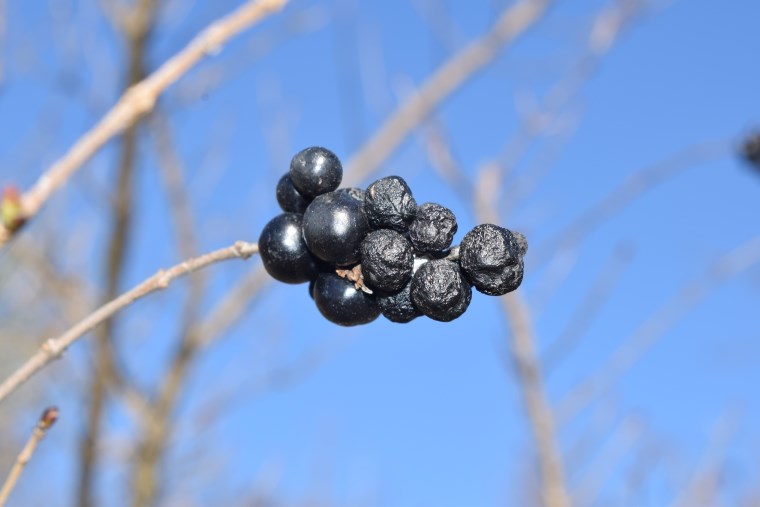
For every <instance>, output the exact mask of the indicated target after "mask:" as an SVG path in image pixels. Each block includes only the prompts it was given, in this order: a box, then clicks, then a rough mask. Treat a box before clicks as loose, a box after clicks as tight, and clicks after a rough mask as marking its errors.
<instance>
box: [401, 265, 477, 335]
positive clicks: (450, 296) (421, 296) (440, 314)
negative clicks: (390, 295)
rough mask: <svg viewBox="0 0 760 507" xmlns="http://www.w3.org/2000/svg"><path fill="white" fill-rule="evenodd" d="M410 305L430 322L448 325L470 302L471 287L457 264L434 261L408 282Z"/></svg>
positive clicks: (421, 267)
mask: <svg viewBox="0 0 760 507" xmlns="http://www.w3.org/2000/svg"><path fill="white" fill-rule="evenodd" d="M411 295H412V303H413V304H414V306H415V307H416V308H417V309H418V310H420V311H421V312H422V313H423V314H425V315H427V316H428V317H430V318H431V319H434V320H439V321H442V322H448V321H451V320H454V319H456V318H457V317H459V316H460V315H462V314H463V313H464V312H465V310H467V307H468V306H469V305H470V301H471V300H472V288H471V287H470V284H469V283H468V282H467V280H466V279H465V277H464V276H463V275H462V272H461V270H460V269H459V265H458V264H457V263H455V262H452V261H449V260H445V259H435V260H431V261H428V262H426V263H424V264H423V265H421V266H420V267H419V268H418V269H417V271H416V272H415V273H414V276H413V277H412V282H411Z"/></svg>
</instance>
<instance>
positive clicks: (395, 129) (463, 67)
mask: <svg viewBox="0 0 760 507" xmlns="http://www.w3.org/2000/svg"><path fill="white" fill-rule="evenodd" d="M551 3H552V0H520V1H519V2H517V3H515V4H514V5H512V7H510V8H509V9H507V10H506V11H504V13H503V14H502V15H501V16H500V17H499V19H498V20H497V21H496V23H495V24H494V25H493V27H492V28H491V29H490V30H489V31H488V32H487V33H486V34H484V35H483V36H482V37H480V38H479V39H477V40H475V41H473V42H471V43H470V44H469V45H467V46H466V47H465V48H464V49H462V50H461V51H460V52H459V53H457V54H455V55H454V56H453V57H452V58H450V59H449V60H448V61H447V62H446V63H444V64H443V65H442V66H441V67H440V68H439V69H438V70H437V71H436V72H435V73H434V74H433V75H432V76H430V78H428V79H427V81H425V82H424V83H423V84H422V86H420V87H419V88H418V89H417V90H416V91H415V92H414V93H413V94H412V95H411V96H410V97H409V98H408V99H407V100H406V102H404V103H403V104H402V105H401V106H399V108H398V109H396V111H395V112H394V113H393V114H392V115H391V116H390V117H389V118H388V119H387V120H386V121H385V123H384V124H383V125H382V126H381V127H380V128H379V129H378V130H377V131H376V132H375V134H374V135H373V136H372V137H371V138H370V139H369V140H368V141H367V142H366V143H365V144H364V145H363V146H362V148H360V149H359V151H358V152H357V153H355V154H354V156H353V157H351V159H350V160H349V161H348V164H347V167H348V168H349V171H348V172H347V174H346V178H345V179H344V183H345V184H346V186H353V185H356V184H358V183H360V182H361V181H363V180H364V179H365V178H366V177H367V175H368V174H369V173H371V172H372V171H374V170H375V169H376V168H377V166H379V165H380V164H381V163H382V162H383V161H384V160H385V159H387V158H388V156H390V155H391V153H393V152H394V151H396V149H397V148H398V147H399V145H400V144H401V142H402V141H403V140H404V139H406V138H407V136H408V135H409V133H410V132H411V131H412V130H414V129H415V128H416V127H418V126H419V125H420V123H422V121H424V120H425V118H427V117H428V115H429V114H430V113H431V112H432V111H433V110H434V109H435V108H436V107H438V106H439V105H440V104H441V103H442V102H443V101H444V100H446V99H447V98H448V97H449V96H451V94H452V93H453V92H454V91H456V90H457V89H459V88H460V87H461V86H462V85H463V84H464V83H465V82H466V81H467V80H468V79H470V78H472V77H473V76H474V75H475V74H476V73H477V72H478V71H480V70H482V69H483V68H485V67H486V66H487V65H488V64H489V63H490V62H492V61H493V60H494V58H496V56H497V55H498V54H499V52H500V51H501V49H502V48H503V47H504V46H506V45H507V44H509V43H510V42H512V41H514V40H515V39H517V38H518V37H520V36H521V35H522V34H524V33H525V32H526V31H527V30H528V29H529V28H530V27H531V26H533V25H534V24H535V23H536V22H537V21H538V20H539V19H541V16H542V15H543V14H544V12H545V11H546V9H547V8H548V7H549V5H550V4H551Z"/></svg>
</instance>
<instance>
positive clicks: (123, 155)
mask: <svg viewBox="0 0 760 507" xmlns="http://www.w3.org/2000/svg"><path fill="white" fill-rule="evenodd" d="M101 3H102V2H101ZM106 5H112V6H114V7H121V9H124V10H123V12H120V13H119V15H118V16H117V15H112V16H109V19H110V20H111V22H112V24H113V25H114V28H116V30H117V31H118V32H119V35H120V36H121V37H122V38H123V39H124V43H125V46H126V48H127V50H126V53H127V54H126V67H127V72H126V81H127V82H126V84H125V90H129V88H130V87H132V86H134V85H136V84H137V83H138V82H140V81H141V80H142V79H144V78H145V74H146V69H145V59H146V54H147V52H148V47H149V44H150V36H151V34H152V33H153V30H154V25H155V20H156V17H157V15H158V10H159V3H158V2H157V1H155V0H140V1H138V2H136V3H135V4H134V6H133V7H131V8H129V9H127V8H126V7H123V6H121V5H120V4H118V3H112V2H106ZM105 12H106V13H108V12H110V11H108V10H106V11H105ZM139 124H140V121H139V118H137V119H135V121H134V122H133V123H132V124H130V125H129V126H128V127H127V128H126V129H125V130H124V133H123V135H122V137H121V139H120V142H121V146H120V153H119V160H118V163H117V166H118V168H117V174H116V179H115V181H114V192H115V195H116V199H115V202H114V203H113V206H112V209H111V217H110V219H111V230H110V232H109V234H110V238H109V239H108V240H107V243H106V245H105V251H104V253H103V258H104V259H105V260H106V262H105V266H104V268H105V272H104V274H103V277H104V279H105V284H106V288H105V293H104V294H103V296H102V298H101V304H106V303H108V302H109V301H111V300H112V299H114V298H116V296H118V295H119V292H120V289H121V280H122V276H123V273H124V270H125V267H126V262H127V258H128V255H129V252H131V251H132V249H131V248H130V247H131V241H130V240H131V238H132V217H133V216H134V212H133V209H134V206H135V203H134V185H135V183H134V182H135V180H136V174H135V173H136V172H137V163H138V162H137V150H138V142H139V139H138V127H139ZM115 317H116V316H113V317H112V318H110V319H107V320H106V321H104V322H103V324H101V325H100V326H98V327H97V328H95V330H94V331H95V339H94V347H95V365H94V368H93V371H92V372H91V376H90V384H89V388H88V391H89V397H88V398H89V399H88V410H87V422H86V427H85V428H84V432H83V434H82V439H81V443H80V449H79V454H80V458H79V459H80V462H79V466H80V470H79V487H78V490H77V504H78V505H79V506H80V507H91V506H92V505H94V504H95V503H96V502H94V500H93V495H94V492H93V489H94V484H95V482H96V477H95V475H96V471H97V465H98V448H99V444H100V438H101V432H102V419H103V413H104V411H105V407H106V404H107V402H108V400H107V398H108V393H107V389H108V386H109V384H124V383H126V382H128V380H127V379H125V378H124V375H123V373H122V372H121V371H120V370H121V368H120V366H119V365H118V361H119V357H118V354H117V353H116V352H115V350H116V349H118V346H119V345H118V343H116V340H115V337H114V329H115V328H116V318H115Z"/></svg>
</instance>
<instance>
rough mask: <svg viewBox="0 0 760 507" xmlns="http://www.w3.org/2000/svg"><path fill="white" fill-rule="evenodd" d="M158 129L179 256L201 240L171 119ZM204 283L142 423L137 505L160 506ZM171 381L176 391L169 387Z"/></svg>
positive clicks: (136, 460) (187, 306)
mask: <svg viewBox="0 0 760 507" xmlns="http://www.w3.org/2000/svg"><path fill="white" fill-rule="evenodd" d="M152 126H153V131H154V133H155V139H156V143H155V144H156V152H157V155H158V159H159V166H160V168H161V174H162V176H163V180H164V186H165V189H166V194H167V198H168V200H169V202H170V207H171V209H172V218H173V221H174V228H175V230H176V235H177V246H178V251H179V252H180V255H182V256H186V255H190V254H191V253H192V252H194V251H195V249H196V248H197V244H198V240H197V238H196V235H195V226H194V220H193V216H192V211H191V209H190V202H189V199H188V196H187V195H186V193H185V188H184V185H183V181H182V179H183V172H184V171H183V168H182V163H181V161H180V158H179V156H178V154H177V152H176V150H175V147H174V143H173V140H172V135H171V128H170V125H169V123H168V121H167V120H166V119H164V118H161V117H157V118H155V120H154V121H153V124H152ZM204 285H205V284H204V280H203V278H202V277H195V278H193V280H192V281H191V284H190V289H189V291H188V295H187V298H186V299H185V302H184V305H183V309H182V320H181V325H180V333H179V334H180V336H179V339H178V340H177V345H176V348H175V353H174V355H173V357H172V359H171V360H170V361H169V363H168V365H167V367H166V371H165V373H164V376H163V379H162V380H160V381H159V383H158V386H159V387H158V395H157V397H156V400H155V401H154V402H152V403H151V404H150V406H149V410H148V411H147V412H145V414H144V417H143V419H142V421H141V424H142V426H143V434H142V435H141V436H140V437H139V440H140V442H139V443H138V445H137V446H136V452H135V453H134V456H133V458H132V460H131V461H132V462H133V473H132V475H133V479H132V491H133V493H134V496H133V499H132V504H133V505H135V506H148V505H151V504H153V503H154V502H155V497H156V496H157V494H158V485H159V483H160V478H159V470H160V467H159V463H160V461H161V457H162V455H163V450H164V449H165V448H166V440H167V438H168V437H167V436H168V435H169V434H170V431H169V428H171V427H172V425H173V421H172V420H171V415H172V414H171V412H172V409H173V407H174V404H175V402H176V400H177V397H178V396H179V393H180V391H181V387H182V385H183V384H184V382H185V380H186V375H185V374H186V372H188V371H189V369H190V365H191V364H192V363H193V362H194V361H195V358H196V357H197V354H198V352H199V350H200V349H199V347H198V339H197V332H198V322H197V321H198V318H199V317H198V314H199V309H200V305H201V301H202V297H203V291H204ZM170 383H171V390H170V391H169V388H167V385H168V384H170Z"/></svg>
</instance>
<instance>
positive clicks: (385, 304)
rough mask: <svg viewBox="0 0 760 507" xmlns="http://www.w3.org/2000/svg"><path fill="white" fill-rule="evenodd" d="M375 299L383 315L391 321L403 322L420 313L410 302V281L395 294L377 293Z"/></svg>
mask: <svg viewBox="0 0 760 507" xmlns="http://www.w3.org/2000/svg"><path fill="white" fill-rule="evenodd" d="M375 300H376V301H377V306H378V307H379V308H380V311H381V312H382V313H383V316H384V317H385V318H386V319H388V320H390V321H391V322H398V323H402V324H403V323H406V322H411V321H412V320H414V319H416V318H417V317H419V316H420V315H422V312H421V311H419V310H418V309H417V307H416V306H414V303H412V282H411V281H409V283H407V284H406V285H405V286H404V288H403V289H401V290H400V291H399V292H397V293H396V294H383V293H377V294H376V296H375Z"/></svg>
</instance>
